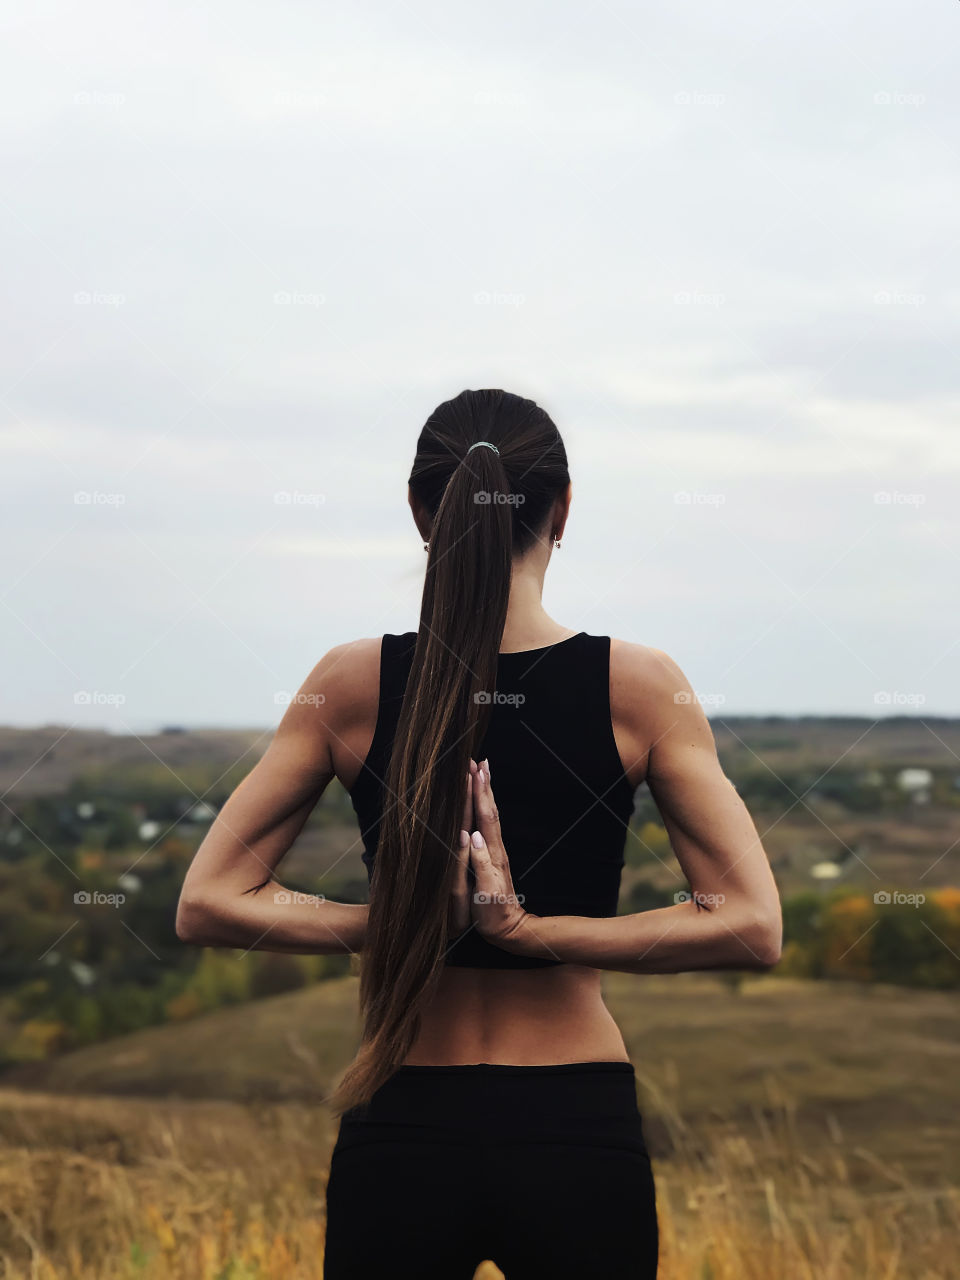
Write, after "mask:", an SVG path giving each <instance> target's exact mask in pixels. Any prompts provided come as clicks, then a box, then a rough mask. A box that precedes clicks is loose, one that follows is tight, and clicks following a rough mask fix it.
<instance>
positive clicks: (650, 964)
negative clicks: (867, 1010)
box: [499, 899, 780, 973]
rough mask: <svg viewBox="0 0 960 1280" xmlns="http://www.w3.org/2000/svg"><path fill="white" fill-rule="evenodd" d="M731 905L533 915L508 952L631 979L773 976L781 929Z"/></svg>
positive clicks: (507, 945)
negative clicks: (769, 972) (707, 973)
mask: <svg viewBox="0 0 960 1280" xmlns="http://www.w3.org/2000/svg"><path fill="white" fill-rule="evenodd" d="M727 905H728V904H720V905H714V906H713V907H712V908H711V909H709V910H707V909H705V908H698V907H697V906H696V904H695V902H694V901H693V900H692V899H691V900H689V901H687V902H682V903H676V904H674V905H673V906H670V907H657V908H654V909H652V910H650V911H640V912H637V913H635V914H633V915H624V916H609V917H607V916H605V917H599V918H596V917H593V916H532V915H525V916H524V917H523V918H522V921H521V924H520V925H519V926H518V928H517V930H516V932H515V934H514V935H513V937H511V938H507V939H505V940H503V941H502V942H501V943H500V944H499V945H501V946H502V947H503V948H504V949H505V950H508V951H514V952H517V953H519V954H522V955H530V956H537V957H541V958H543V959H550V960H560V961H561V962H563V963H565V964H581V965H588V966H590V967H592V968H596V969H614V970H619V971H621V972H624V973H684V972H687V971H690V970H695V969H769V968H770V967H771V966H772V965H774V964H775V963H776V962H777V959H778V958H779V954H780V942H779V922H778V921H775V920H770V919H768V918H764V917H763V916H762V915H760V914H759V913H756V912H754V911H752V910H750V909H748V908H743V909H741V910H729V911H724V910H723V908H724V906H727Z"/></svg>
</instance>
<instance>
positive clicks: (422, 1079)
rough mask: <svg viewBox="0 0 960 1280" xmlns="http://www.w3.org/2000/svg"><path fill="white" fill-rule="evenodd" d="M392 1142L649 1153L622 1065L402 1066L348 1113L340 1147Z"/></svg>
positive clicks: (630, 1077) (632, 1082) (629, 1073)
mask: <svg viewBox="0 0 960 1280" xmlns="http://www.w3.org/2000/svg"><path fill="white" fill-rule="evenodd" d="M391 1141H402V1142H428V1143H444V1144H455V1145H456V1144H465V1145H470V1146H477V1145H486V1146H491V1145H494V1146H500V1145H510V1144H511V1143H524V1144H529V1143H538V1142H542V1143H563V1144H565V1145H573V1144H577V1143H585V1144H589V1145H591V1146H596V1145H604V1146H613V1147H619V1148H623V1149H627V1150H633V1151H637V1150H640V1151H643V1152H644V1153H645V1152H646V1143H645V1141H644V1135H643V1126H642V1120H641V1116H640V1111H639V1109H638V1106H637V1087H636V1076H635V1074H634V1069H633V1066H632V1065H631V1064H630V1063H629V1062H621V1061H592V1062H567V1063H556V1064H551V1065H539V1066H516V1065H513V1064H502V1063H489V1062H479V1063H469V1064H459V1065H451V1066H442V1065H404V1066H401V1067H399V1068H398V1069H397V1071H396V1072H394V1074H393V1075H392V1076H391V1077H390V1078H389V1080H387V1081H386V1083H385V1084H383V1085H381V1086H380V1088H379V1089H378V1090H377V1092H376V1093H375V1094H374V1095H373V1098H372V1099H371V1101H370V1103H369V1104H368V1105H367V1106H366V1107H360V1108H357V1107H355V1108H352V1109H350V1110H349V1111H346V1112H345V1113H344V1115H343V1116H342V1117H341V1120H340V1129H339V1133H338V1136H337V1147H338V1148H339V1149H340V1150H341V1151H342V1150H344V1149H346V1148H348V1147H357V1146H363V1145H365V1144H367V1143H374V1142H391Z"/></svg>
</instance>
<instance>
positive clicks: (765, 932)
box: [748, 913, 783, 972]
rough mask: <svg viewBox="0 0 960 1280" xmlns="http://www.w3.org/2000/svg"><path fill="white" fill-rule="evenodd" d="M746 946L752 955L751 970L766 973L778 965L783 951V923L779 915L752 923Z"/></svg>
mask: <svg viewBox="0 0 960 1280" xmlns="http://www.w3.org/2000/svg"><path fill="white" fill-rule="evenodd" d="M748 945H749V948H750V951H751V953H752V955H753V963H752V964H751V965H750V967H751V969H758V970H760V971H763V972H766V971H767V970H769V969H773V968H775V967H776V965H777V964H779V962H780V956H781V954H782V951H783V923H782V920H781V918H780V915H779V913H778V914H777V916H776V917H775V918H772V919H762V920H758V921H756V922H755V923H754V926H753V929H752V930H751V937H750V941H749V943H748Z"/></svg>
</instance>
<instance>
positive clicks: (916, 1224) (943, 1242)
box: [0, 1082, 960, 1280]
mask: <svg viewBox="0 0 960 1280" xmlns="http://www.w3.org/2000/svg"><path fill="white" fill-rule="evenodd" d="M645 1087H648V1088H649V1087H652V1086H649V1082H645ZM651 1111H652V1112H655V1114H656V1116H657V1124H658V1127H659V1129H660V1131H661V1132H662V1134H663V1135H665V1138H666V1143H667V1146H668V1147H669V1148H670V1149H671V1154H670V1155H669V1157H662V1158H659V1159H655V1161H654V1170H655V1175H656V1178H657V1194H658V1208H659V1216H660V1228H661V1268H660V1276H661V1280H734V1277H736V1280H892V1278H893V1277H904V1278H906V1280H948V1277H951V1276H955V1275H956V1274H957V1273H956V1271H955V1269H954V1268H955V1265H956V1263H955V1256H956V1246H957V1241H958V1239H960V1231H958V1229H960V1203H958V1201H960V1197H958V1193H957V1190H956V1189H955V1188H933V1189H930V1188H922V1187H918V1186H911V1185H910V1183H909V1182H908V1180H907V1179H906V1178H905V1177H904V1176H903V1175H902V1174H901V1173H899V1172H898V1170H897V1169H896V1168H895V1167H894V1168H890V1167H888V1165H887V1164H886V1163H885V1162H884V1161H883V1160H881V1159H879V1158H878V1157H877V1156H876V1155H875V1154H874V1153H872V1152H871V1151H870V1150H868V1149H866V1148H863V1147H860V1146H857V1145H855V1144H853V1143H848V1142H847V1141H846V1140H845V1138H844V1136H843V1134H842V1133H841V1132H839V1131H836V1132H834V1133H833V1134H832V1135H831V1136H829V1140H828V1141H827V1142H826V1143H825V1144H823V1145H822V1146H821V1147H819V1148H818V1149H817V1150H816V1152H815V1153H813V1154H812V1153H811V1151H810V1150H809V1149H805V1146H807V1147H808V1144H807V1143H806V1140H805V1139H804V1137H803V1135H802V1134H801V1133H800V1132H798V1129H797V1126H796V1123H795V1114H794V1110H793V1108H792V1106H791V1104H790V1101H789V1099H787V1098H778V1097H777V1096H776V1090H775V1088H774V1089H773V1090H772V1095H771V1098H770V1101H769V1105H767V1106H765V1107H763V1108H762V1109H758V1111H757V1112H756V1114H755V1116H754V1118H753V1119H752V1121H751V1122H750V1124H749V1125H746V1126H745V1125H744V1124H743V1123H738V1124H737V1126H734V1125H732V1124H731V1123H730V1122H729V1121H724V1120H723V1119H722V1118H718V1119H717V1121H716V1123H715V1124H711V1126H710V1127H709V1129H708V1130H706V1131H705V1130H703V1129H700V1130H698V1131H694V1130H691V1128H690V1127H689V1126H688V1125H686V1124H685V1123H684V1121H683V1119H682V1117H681V1116H680V1115H679V1114H677V1112H676V1111H675V1110H673V1109H672V1108H671V1105H670V1099H669V1098H668V1097H659V1096H657V1097H653V1098H652V1108H651ZM333 1136H334V1131H333V1126H332V1124H331V1122H330V1120H329V1117H328V1116H327V1115H326V1114H325V1113H324V1112H323V1111H322V1110H321V1109H319V1108H309V1107H304V1106H302V1105H297V1106H293V1105H272V1106H245V1105H240V1104H230V1103H210V1102H200V1103H186V1102H180V1103H177V1102H169V1101H164V1102H160V1103H150V1102H145V1101H134V1100H130V1099H124V1100H119V1099H117V1100H114V1099H109V1098H82V1099H81V1098H76V1099H69V1098H66V1099H65V1098H52V1097H48V1096H44V1095H32V1094H27V1093H19V1092H13V1091H7V1092H0V1138H2V1140H3V1147H2V1148H0V1257H2V1259H3V1270H2V1273H0V1274H2V1275H3V1277H4V1280H134V1278H136V1280H161V1278H162V1280H321V1276H322V1266H323V1264H322V1255H323V1189H324V1182H325V1173H326V1168H327V1163H328V1159H329V1151H330V1146H331V1144H332V1140H333ZM880 1138H882V1121H881V1123H879V1124H878V1139H880ZM865 1166H868V1167H869V1169H870V1172H871V1175H872V1176H871V1183H872V1186H873V1189H871V1190H869V1191H867V1190H864V1187H863V1182H864V1179H863V1177H862V1173H863V1169H864V1167H865ZM477 1274H478V1277H482V1278H483V1280H495V1278H496V1277H499V1276H500V1272H499V1271H498V1270H497V1269H496V1267H494V1266H493V1265H484V1266H483V1267H481V1269H480V1270H479V1271H478V1273H477ZM507 1280H511V1277H507ZM585 1280H586V1278H585ZM590 1280H592V1278H590Z"/></svg>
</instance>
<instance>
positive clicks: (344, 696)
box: [304, 636, 383, 706]
mask: <svg viewBox="0 0 960 1280" xmlns="http://www.w3.org/2000/svg"><path fill="white" fill-rule="evenodd" d="M382 640H383V637H382V636H364V637H362V638H361V639H359V640H346V641H344V642H343V644H336V645H334V646H333V648H331V649H328V650H327V652H326V653H325V654H324V655H323V657H322V658H321V659H320V660H319V662H317V664H316V666H314V668H313V670H312V671H311V672H310V674H309V675H308V676H307V678H306V680H305V681H304V689H305V690H307V691H308V692H313V693H318V694H323V695H324V698H325V701H326V702H327V703H328V704H330V703H332V704H333V705H337V704H341V705H343V706H349V705H352V704H353V703H355V702H356V701H357V700H358V699H359V698H362V697H363V696H364V695H365V694H366V693H368V692H369V691H370V688H371V686H372V688H373V696H374V698H376V696H377V687H378V684H379V675H380V647H381V642H382Z"/></svg>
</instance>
